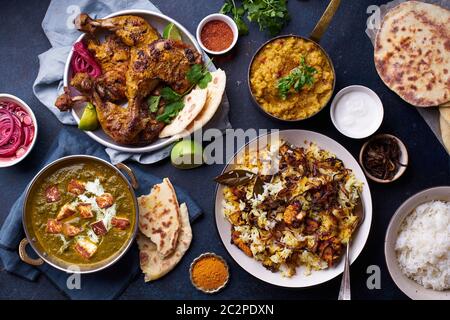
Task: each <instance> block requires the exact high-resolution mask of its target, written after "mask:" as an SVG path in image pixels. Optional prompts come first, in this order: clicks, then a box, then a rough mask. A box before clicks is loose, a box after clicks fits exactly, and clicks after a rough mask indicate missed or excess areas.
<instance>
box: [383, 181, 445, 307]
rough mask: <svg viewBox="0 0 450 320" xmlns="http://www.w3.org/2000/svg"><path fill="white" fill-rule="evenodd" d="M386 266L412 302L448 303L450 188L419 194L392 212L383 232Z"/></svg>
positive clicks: (434, 189) (429, 190) (440, 188)
mask: <svg viewBox="0 0 450 320" xmlns="http://www.w3.org/2000/svg"><path fill="white" fill-rule="evenodd" d="M384 251H385V255H386V264H387V266H388V269H389V273H390V274H391V277H392V279H393V280H394V282H395V284H396V285H397V286H398V287H399V289H400V290H402V291H403V292H404V293H405V294H406V295H407V296H408V297H410V298H411V299H414V300H450V187H448V186H443V187H435V188H431V189H426V190H424V191H421V192H419V193H417V194H415V195H414V196H412V197H411V198H409V199H408V200H406V201H405V202H404V203H403V204H402V205H401V206H400V207H399V208H398V209H397V211H396V212H395V214H394V216H393V217H392V219H391V222H390V223H389V227H388V229H387V233H386V240H385V246H384Z"/></svg>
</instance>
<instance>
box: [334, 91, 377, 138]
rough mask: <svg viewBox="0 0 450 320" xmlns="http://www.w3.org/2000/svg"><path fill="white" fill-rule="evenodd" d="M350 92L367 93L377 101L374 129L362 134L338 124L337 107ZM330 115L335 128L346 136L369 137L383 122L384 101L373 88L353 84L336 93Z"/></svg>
mask: <svg viewBox="0 0 450 320" xmlns="http://www.w3.org/2000/svg"><path fill="white" fill-rule="evenodd" d="M350 92H362V93H366V94H367V95H369V96H370V97H371V98H372V99H373V101H374V102H375V106H376V117H375V118H374V119H373V121H374V123H375V125H374V126H373V127H372V130H370V131H368V132H365V133H360V134H351V133H349V132H348V131H346V130H345V129H344V128H341V127H340V126H339V125H338V122H337V120H336V115H335V113H336V109H337V104H338V102H339V100H340V99H341V98H342V97H343V96H345V95H346V94H348V93H350ZM330 116H331V121H332V122H333V125H334V126H335V128H336V129H337V130H338V131H339V132H340V133H342V134H343V135H344V136H347V137H349V138H353V139H363V138H367V137H369V136H371V135H372V134H374V133H375V132H376V131H377V130H378V128H379V127H380V126H381V123H382V122H383V117H384V109H383V103H382V102H381V99H380V98H379V97H378V95H377V94H376V93H375V92H374V91H373V90H371V89H369V88H367V87H364V86H360V85H352V86H348V87H345V88H343V89H342V90H341V91H339V92H338V93H337V94H336V96H335V97H334V99H333V102H331V107H330Z"/></svg>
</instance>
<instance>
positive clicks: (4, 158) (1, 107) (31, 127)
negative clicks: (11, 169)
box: [0, 98, 36, 165]
mask: <svg viewBox="0 0 450 320" xmlns="http://www.w3.org/2000/svg"><path fill="white" fill-rule="evenodd" d="M0 99H1V98H0ZM35 132H36V128H35V124H34V123H33V119H32V117H31V116H30V114H29V113H28V112H27V110H25V108H23V107H22V106H20V105H19V104H17V103H15V102H13V101H7V100H6V101H4V100H0V165H1V163H2V162H11V161H14V160H17V159H20V158H22V157H23V156H24V155H25V154H26V153H27V151H28V149H29V148H30V146H31V145H32V143H33V139H34V135H35ZM15 162H17V161H15Z"/></svg>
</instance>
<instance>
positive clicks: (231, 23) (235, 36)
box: [196, 13, 239, 55]
mask: <svg viewBox="0 0 450 320" xmlns="http://www.w3.org/2000/svg"><path fill="white" fill-rule="evenodd" d="M213 20H219V21H223V22H225V23H226V24H227V25H228V26H229V27H230V28H231V30H232V31H233V42H232V43H231V45H230V46H229V47H228V48H227V49H225V50H222V51H212V50H209V49H208V48H206V47H205V46H204V45H203V43H202V39H201V37H200V33H201V32H202V29H203V27H204V26H205V24H206V23H208V22H210V21H213ZM196 36H197V42H198V44H199V45H200V47H201V48H202V49H203V50H204V51H205V52H207V53H210V54H214V55H220V54H224V53H227V52H228V51H230V50H231V49H233V47H234V46H235V45H236V42H237V40H238V37H239V31H238V27H237V25H236V22H234V21H233V19H231V18H230V17H229V16H227V15H224V14H221V13H213V14H210V15H209V16H206V17H205V18H203V20H202V21H200V23H199V24H198V27H197V33H196Z"/></svg>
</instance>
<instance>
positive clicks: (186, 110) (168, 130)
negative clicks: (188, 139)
mask: <svg viewBox="0 0 450 320" xmlns="http://www.w3.org/2000/svg"><path fill="white" fill-rule="evenodd" d="M206 96H207V89H206V88H205V89H200V88H198V87H197V88H196V89H194V90H192V91H191V92H190V93H189V94H188V95H187V96H185V97H184V99H183V102H184V107H183V109H182V110H181V111H180V113H178V115H177V116H176V117H175V118H174V119H173V120H172V122H171V123H170V124H168V125H167V126H165V127H164V129H163V130H162V131H161V132H160V133H159V137H160V138H167V137H171V136H173V135H176V134H177V133H180V132H182V131H183V130H184V129H186V127H187V126H188V125H189V124H190V123H191V122H192V120H194V119H195V117H197V115H198V114H199V113H200V112H201V111H202V109H203V107H204V105H205V102H206Z"/></svg>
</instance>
